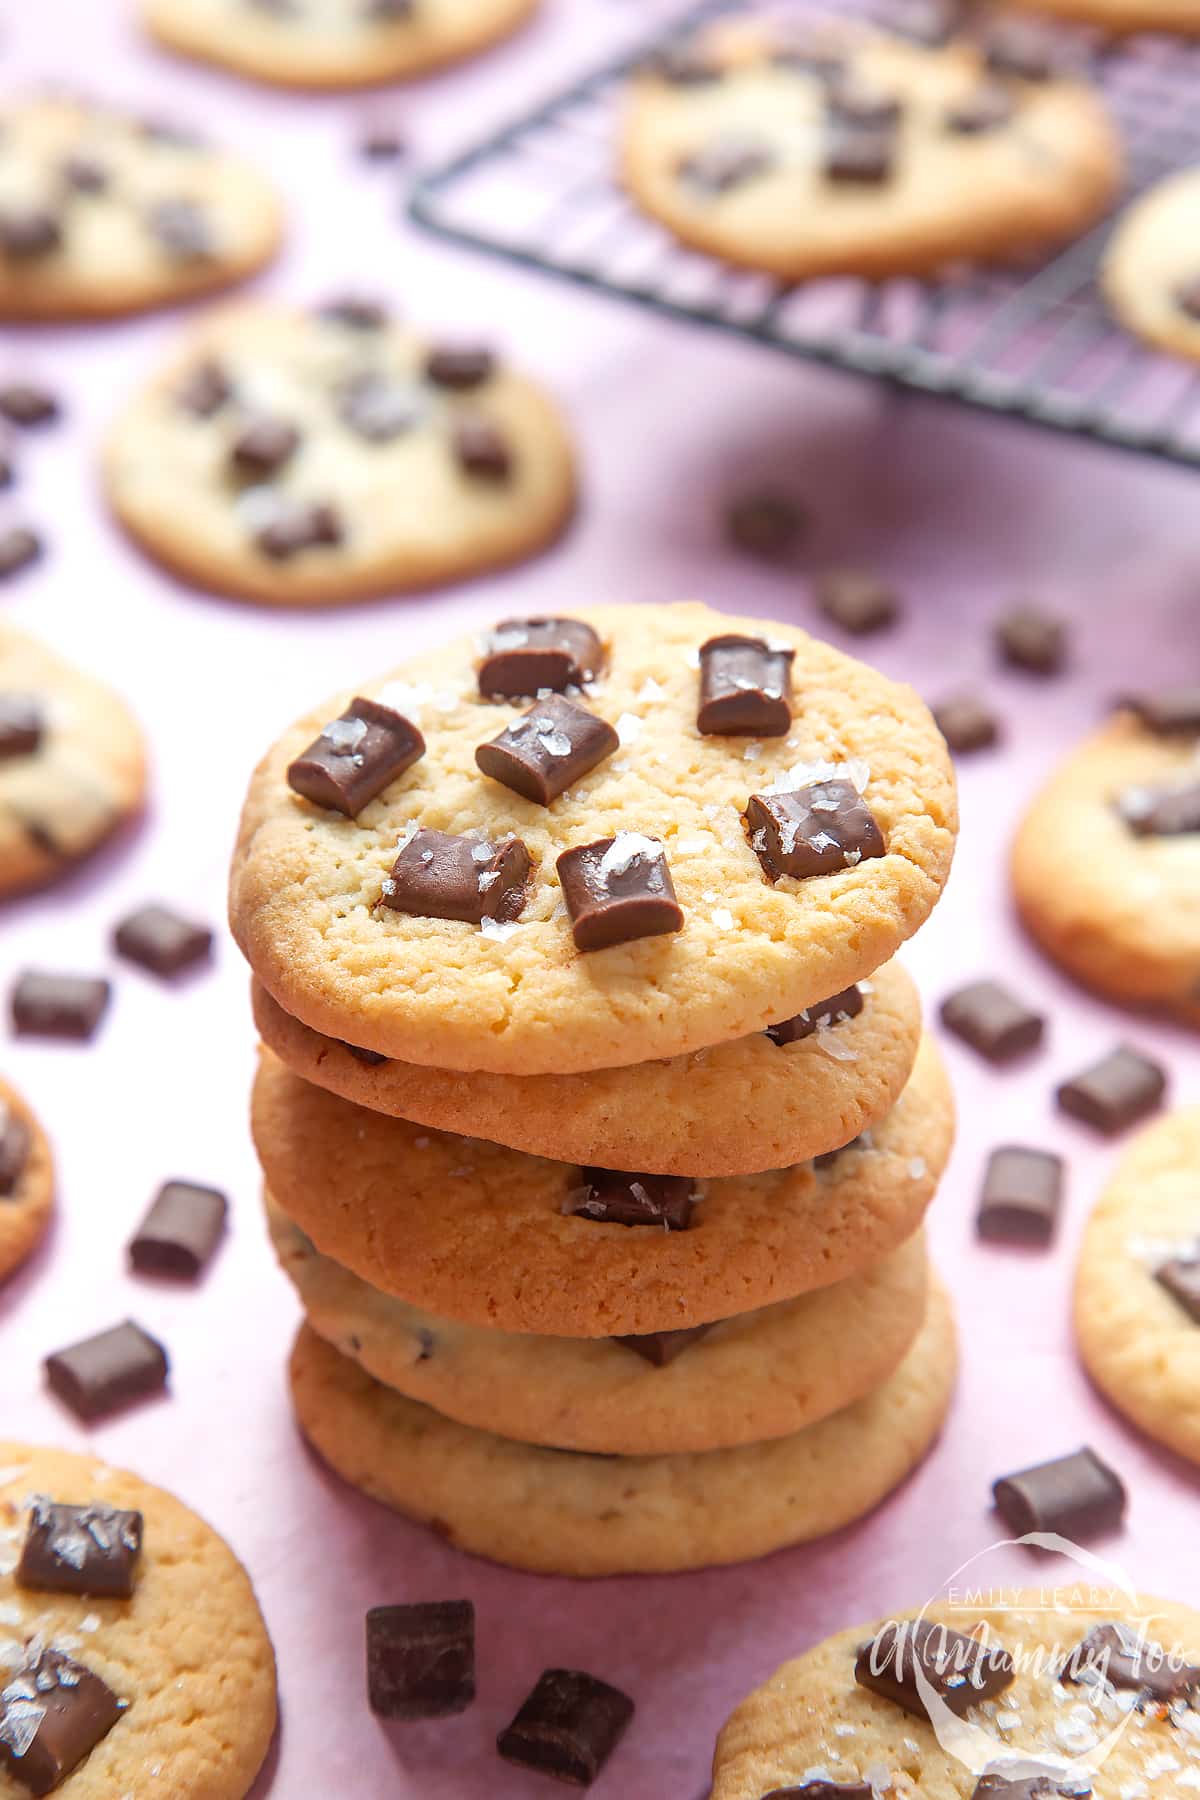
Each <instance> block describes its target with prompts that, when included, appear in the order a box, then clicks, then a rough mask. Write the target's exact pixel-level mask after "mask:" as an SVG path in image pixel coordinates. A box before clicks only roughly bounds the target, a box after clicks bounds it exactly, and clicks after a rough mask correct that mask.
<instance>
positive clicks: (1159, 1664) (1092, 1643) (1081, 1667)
mask: <svg viewBox="0 0 1200 1800" xmlns="http://www.w3.org/2000/svg"><path fill="white" fill-rule="evenodd" d="M1058 1678H1059V1680H1060V1681H1062V1682H1064V1683H1066V1684H1067V1685H1068V1686H1071V1687H1077V1686H1085V1687H1093V1686H1094V1687H1099V1686H1107V1687H1111V1688H1117V1689H1121V1690H1123V1691H1124V1692H1126V1693H1135V1694H1138V1695H1140V1696H1141V1698H1142V1700H1143V1701H1150V1702H1154V1703H1157V1704H1160V1705H1169V1704H1170V1703H1171V1702H1172V1701H1173V1700H1188V1699H1190V1698H1191V1697H1192V1695H1194V1694H1195V1693H1197V1692H1198V1691H1200V1668H1197V1667H1195V1666H1194V1665H1193V1664H1191V1663H1188V1662H1186V1661H1184V1660H1183V1659H1182V1658H1180V1657H1179V1656H1178V1655H1171V1654H1169V1653H1168V1652H1167V1651H1166V1650H1164V1648H1163V1646H1162V1645H1161V1644H1156V1643H1153V1642H1151V1641H1150V1640H1149V1639H1147V1638H1144V1637H1142V1636H1141V1635H1140V1634H1139V1633H1138V1632H1136V1631H1134V1629H1133V1628H1132V1626H1130V1625H1127V1624H1125V1623H1124V1622H1123V1621H1115V1620H1114V1621H1113V1623H1112V1624H1109V1625H1096V1626H1094V1627H1093V1629H1092V1630H1091V1631H1089V1632H1088V1634H1087V1636H1086V1637H1085V1638H1084V1639H1083V1640H1082V1641H1081V1642H1080V1643H1078V1644H1076V1646H1075V1648H1074V1650H1072V1652H1071V1654H1070V1656H1069V1657H1068V1658H1067V1660H1066V1662H1065V1664H1064V1665H1063V1667H1062V1669H1061V1670H1060V1671H1059V1677H1058Z"/></svg>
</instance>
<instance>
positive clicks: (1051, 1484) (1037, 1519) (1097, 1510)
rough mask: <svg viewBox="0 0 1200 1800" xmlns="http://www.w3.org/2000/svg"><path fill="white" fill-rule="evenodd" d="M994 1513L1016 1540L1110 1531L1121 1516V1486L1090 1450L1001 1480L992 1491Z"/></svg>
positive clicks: (1112, 1473)
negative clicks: (1046, 1534) (1034, 1533)
mask: <svg viewBox="0 0 1200 1800" xmlns="http://www.w3.org/2000/svg"><path fill="white" fill-rule="evenodd" d="M992 1498H993V1500H994V1501H995V1503H996V1510H997V1511H998V1512H999V1513H1000V1515H1001V1517H1002V1518H1003V1519H1004V1522H1005V1524H1006V1525H1008V1526H1009V1527H1010V1529H1011V1530H1013V1531H1015V1532H1016V1533H1017V1535H1018V1536H1019V1537H1024V1536H1026V1535H1027V1534H1028V1533H1029V1532H1032V1531H1050V1532H1057V1533H1058V1534H1059V1535H1060V1536H1062V1537H1068V1538H1076V1537H1084V1536H1092V1535H1094V1534H1095V1533H1096V1532H1099V1531H1112V1530H1115V1529H1116V1527H1117V1526H1118V1525H1119V1524H1120V1523H1121V1521H1122V1519H1123V1518H1124V1516H1125V1487H1124V1484H1123V1482H1122V1481H1121V1479H1120V1477H1119V1476H1118V1475H1117V1474H1115V1473H1114V1471H1113V1470H1112V1469H1110V1468H1109V1466H1108V1464H1107V1463H1103V1462H1101V1460H1100V1458H1099V1457H1098V1456H1097V1455H1096V1452H1095V1451H1094V1450H1089V1449H1083V1450H1076V1451H1074V1452H1073V1454H1072V1455H1070V1456H1060V1457H1057V1458H1056V1459H1055V1460H1054V1461H1053V1462H1046V1463H1038V1464H1036V1465H1035V1466H1034V1467H1033V1468H1031V1469H1021V1470H1020V1471H1019V1472H1018V1473H1017V1474H1015V1475H1005V1476H1003V1477H1002V1478H1001V1479H1000V1480H999V1481H997V1482H995V1483H994V1484H993V1487H992Z"/></svg>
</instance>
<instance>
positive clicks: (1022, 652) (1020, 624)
mask: <svg viewBox="0 0 1200 1800" xmlns="http://www.w3.org/2000/svg"><path fill="white" fill-rule="evenodd" d="M996 648H997V650H998V651H999V653H1000V657H1001V660H1002V661H1004V662H1006V663H1008V664H1010V665H1011V667H1012V668H1014V669H1024V670H1026V671H1027V672H1028V673H1029V674H1031V675H1057V674H1058V673H1059V672H1060V671H1061V670H1062V668H1063V666H1064V665H1065V663H1066V660H1067V632H1066V627H1065V626H1064V624H1063V622H1062V620H1061V619H1056V618H1054V617H1053V616H1052V615H1051V614H1050V613H1045V612H1041V611H1040V610H1039V609H1038V608H1037V607H1036V606H1015V607H1014V608H1013V609H1012V611H1011V612H1008V613H1005V615H1004V617H1003V618H1002V619H998V620H997V622H996Z"/></svg>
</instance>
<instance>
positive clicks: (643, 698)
mask: <svg viewBox="0 0 1200 1800" xmlns="http://www.w3.org/2000/svg"><path fill="white" fill-rule="evenodd" d="M665 692H666V689H665V688H661V687H659V685H658V683H657V681H655V679H654V677H653V675H647V677H646V679H645V681H643V683H642V685H641V687H640V688H639V689H638V691H637V693H636V695H635V696H634V698H635V699H636V700H638V701H639V702H640V703H641V704H642V705H643V706H645V705H647V704H648V703H649V702H650V701H651V700H661V699H662V697H663V694H664V693H665Z"/></svg>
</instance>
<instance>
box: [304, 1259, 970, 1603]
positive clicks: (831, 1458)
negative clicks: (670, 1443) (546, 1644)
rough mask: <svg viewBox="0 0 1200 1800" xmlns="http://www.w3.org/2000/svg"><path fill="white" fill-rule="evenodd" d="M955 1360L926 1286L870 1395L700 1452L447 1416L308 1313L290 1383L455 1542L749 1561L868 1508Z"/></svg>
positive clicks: (689, 1562) (599, 1558)
mask: <svg viewBox="0 0 1200 1800" xmlns="http://www.w3.org/2000/svg"><path fill="white" fill-rule="evenodd" d="M956 1364H957V1350H956V1345H955V1334H954V1323H953V1320H952V1317H951V1313H950V1306H949V1302H948V1301H947V1299H946V1297H945V1294H944V1293H943V1292H942V1290H941V1289H940V1288H938V1287H936V1286H935V1287H934V1288H933V1289H932V1290H931V1293H930V1305H929V1312H928V1316H927V1318H926V1322H925V1324H924V1326H923V1327H922V1330H921V1333H920V1335H919V1336H918V1338H917V1340H916V1342H915V1344H914V1345H913V1347H912V1349H911V1350H910V1351H909V1353H908V1355H907V1357H906V1358H905V1359H904V1361H903V1362H902V1363H901V1364H900V1367H899V1368H898V1369H897V1370H896V1372H895V1374H893V1375H892V1376H891V1377H890V1378H889V1379H888V1380H887V1381H886V1382H885V1383H884V1384H883V1386H882V1387H880V1388H877V1389H876V1391H875V1392H874V1393H873V1394H869V1395H867V1396H866V1397H865V1398H864V1399H862V1400H857V1401H855V1403H854V1405H853V1406H848V1407H845V1408H844V1409H843V1410H842V1411H841V1412H838V1413H834V1414H833V1415H832V1416H831V1417H829V1418H827V1419H822V1420H821V1421H820V1422H819V1423H818V1424H815V1425H809V1426H808V1427H806V1429H805V1430H803V1431H798V1432H794V1433H793V1434H792V1435H791V1436H789V1437H783V1438H776V1439H775V1440H774V1441H773V1442H770V1443H765V1444H748V1445H742V1446H741V1447H740V1448H738V1449H733V1450H709V1451H706V1452H703V1453H701V1454H699V1455H695V1456H619V1457H596V1456H583V1455H580V1454H579V1453H578V1452H576V1451H571V1450H550V1449H546V1448H542V1447H539V1446H537V1445H533V1444H518V1443H513V1442H511V1441H510V1440H509V1439H507V1438H502V1437H496V1436H494V1435H493V1434H492V1433H490V1432H486V1431H476V1430H473V1429H472V1428H471V1427H470V1426H466V1425H458V1424H455V1423H454V1422H453V1421H452V1420H450V1419H445V1418H443V1417H442V1416H441V1415H440V1414H439V1413H436V1412H434V1411H433V1410H432V1409H431V1408H430V1407H428V1406H421V1405H419V1404H418V1403H417V1402H416V1401H413V1400H407V1399H405V1398H404V1396H403V1395H401V1394H397V1393H395V1392H394V1391H393V1390H392V1389H391V1388H386V1387H384V1386H382V1385H381V1383H379V1382H377V1381H373V1380H372V1379H371V1377H370V1376H369V1375H367V1374H365V1373H364V1371H363V1370H362V1369H360V1368H359V1367H358V1365H357V1363H354V1362H352V1361H351V1360H350V1359H349V1358H348V1357H345V1356H340V1355H339V1354H338V1352H337V1351H336V1350H334V1349H332V1348H331V1346H330V1345H328V1344H327V1343H326V1342H325V1341H324V1339H323V1338H320V1337H318V1336H317V1334H316V1332H315V1331H313V1330H311V1329H310V1328H309V1327H307V1326H305V1327H303V1328H302V1329H301V1332H300V1335H299V1337H298V1339H297V1340H296V1347H295V1349H294V1351H293V1352H292V1362H291V1383H292V1401H293V1404H294V1405H295V1408H296V1414H297V1417H298V1419H299V1422H300V1428H301V1430H302V1431H303V1432H304V1435H305V1437H306V1438H307V1439H308V1440H309V1442H310V1443H311V1444H312V1446H313V1448H314V1449H315V1450H316V1451H317V1452H318V1453H319V1454H320V1455H321V1456H322V1457H324V1459H325V1461H326V1462H328V1463H330V1464H331V1465H332V1466H333V1468H334V1469H336V1470H337V1472H338V1474H339V1475H341V1476H342V1477H343V1478H344V1479H345V1480H346V1481H348V1482H350V1483H351V1484H352V1486H354V1487H358V1488H361V1489H362V1490H363V1491H364V1492H365V1493H367V1494H370V1495H371V1496H372V1497H373V1498H374V1499H376V1500H381V1501H382V1502H383V1503H384V1505H385V1506H391V1507H394V1508H396V1510H397V1511H399V1512H403V1513H407V1514H408V1515H409V1516H410V1517H411V1518H415V1519H420V1520H422V1521H424V1522H427V1523H428V1524H430V1525H432V1527H433V1529H434V1530H435V1531H436V1532H437V1533H438V1535H439V1536H440V1537H444V1538H445V1539H447V1540H448V1541H449V1542H450V1543H452V1544H454V1545H455V1546H456V1547H457V1548H458V1549H460V1550H470V1551H473V1552H474V1553H475V1554H476V1555H478V1556H487V1557H491V1558H492V1559H493V1560H494V1561H496V1562H502V1563H508V1564H509V1565H510V1566H511V1567H513V1568H518V1569H530V1570H535V1571H537V1572H540V1573H542V1574H557V1575H631V1574H640V1573H659V1574H663V1573H666V1572H668V1571H671V1570H678V1569H702V1568H706V1567H708V1566H710V1565H711V1564H715V1563H731V1562H748V1561H749V1560H750V1559H751V1558H753V1557H756V1556H765V1555H767V1554H768V1552H769V1551H772V1550H778V1549H780V1548H782V1547H783V1546H784V1545H785V1544H802V1543H806V1542H807V1541H808V1540H809V1539H811V1538H817V1537H824V1536H826V1535H827V1534H828V1533H829V1532H831V1531H837V1530H839V1529H840V1528H841V1527H842V1526H844V1525H848V1524H850V1523H851V1522H852V1521H853V1520H854V1519H858V1518H861V1517H862V1515H863V1514H864V1513H867V1512H870V1511H871V1509H872V1508H873V1507H875V1506H877V1505H878V1504H879V1502H880V1501H881V1500H882V1499H883V1498H884V1497H885V1495H887V1494H889V1493H891V1492H892V1490H893V1489H894V1488H896V1487H898V1486H899V1484H900V1483H901V1482H902V1481H903V1480H904V1478H905V1476H906V1475H908V1474H909V1473H910V1471H911V1470H912V1469H914V1468H915V1467H916V1465H917V1463H919V1462H920V1460H921V1458H922V1457H923V1456H924V1455H925V1454H926V1452H927V1451H928V1449H929V1448H930V1445H931V1444H932V1443H933V1440H934V1439H935V1437H936V1436H937V1434H938V1431H939V1430H940V1428H941V1424H942V1421H943V1419H944V1418H945V1415H946V1410H947V1408H948V1406H949V1404H950V1395H951V1391H952V1389H953V1386H954V1377H955V1371H956Z"/></svg>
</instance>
